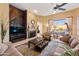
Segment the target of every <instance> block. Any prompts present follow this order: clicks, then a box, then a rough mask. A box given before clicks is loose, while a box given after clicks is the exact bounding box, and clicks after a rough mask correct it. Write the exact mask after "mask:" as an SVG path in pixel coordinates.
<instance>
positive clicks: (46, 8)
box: [11, 3, 79, 16]
mask: <svg viewBox="0 0 79 59" xmlns="http://www.w3.org/2000/svg"><path fill="white" fill-rule="evenodd" d="M11 5H13V6H15V7H17V8H19V9H21V10H26V9H27V10H30V11H31V12H33V13H35V14H36V15H41V16H47V15H51V14H54V9H53V7H55V5H56V3H11ZM78 7H79V3H68V4H66V5H64V6H63V8H65V9H66V11H68V10H71V9H75V8H78ZM35 10H37V12H34V11H35ZM58 12H63V11H59V10H57V11H56V13H58Z"/></svg>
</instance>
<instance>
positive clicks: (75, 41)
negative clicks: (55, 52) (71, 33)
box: [70, 39, 79, 48]
mask: <svg viewBox="0 0 79 59" xmlns="http://www.w3.org/2000/svg"><path fill="white" fill-rule="evenodd" d="M78 43H79V40H78V39H74V40H73V41H72V42H71V44H70V47H71V48H74V47H75V46H76V45H77V44H78Z"/></svg>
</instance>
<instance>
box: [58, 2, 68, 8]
mask: <svg viewBox="0 0 79 59" xmlns="http://www.w3.org/2000/svg"><path fill="white" fill-rule="evenodd" d="M66 4H67V3H62V4H61V5H58V7H62V6H64V5H66Z"/></svg>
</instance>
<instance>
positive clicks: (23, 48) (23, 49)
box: [16, 44, 40, 56]
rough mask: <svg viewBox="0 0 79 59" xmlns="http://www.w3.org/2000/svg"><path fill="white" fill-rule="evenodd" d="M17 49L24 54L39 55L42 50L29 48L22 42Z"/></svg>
mask: <svg viewBox="0 0 79 59" xmlns="http://www.w3.org/2000/svg"><path fill="white" fill-rule="evenodd" d="M16 49H17V50H18V51H19V52H20V53H21V54H22V55H23V56H38V55H39V54H40V52H37V51H35V50H33V49H32V48H28V45H27V44H22V45H19V46H17V47H16Z"/></svg>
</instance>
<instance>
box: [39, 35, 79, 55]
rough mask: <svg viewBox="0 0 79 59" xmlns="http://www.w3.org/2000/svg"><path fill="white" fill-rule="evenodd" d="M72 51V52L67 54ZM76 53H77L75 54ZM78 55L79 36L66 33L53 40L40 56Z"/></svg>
mask: <svg viewBox="0 0 79 59" xmlns="http://www.w3.org/2000/svg"><path fill="white" fill-rule="evenodd" d="M71 51H72V52H71ZM66 53H71V54H69V55H68V54H66ZM74 53H76V54H74ZM64 55H66V56H75V55H76V56H77V55H79V37H78V36H69V35H65V36H62V37H61V38H59V39H54V40H51V41H50V42H49V44H48V46H47V47H46V48H45V49H44V50H43V51H42V52H41V54H40V56H64Z"/></svg>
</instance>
